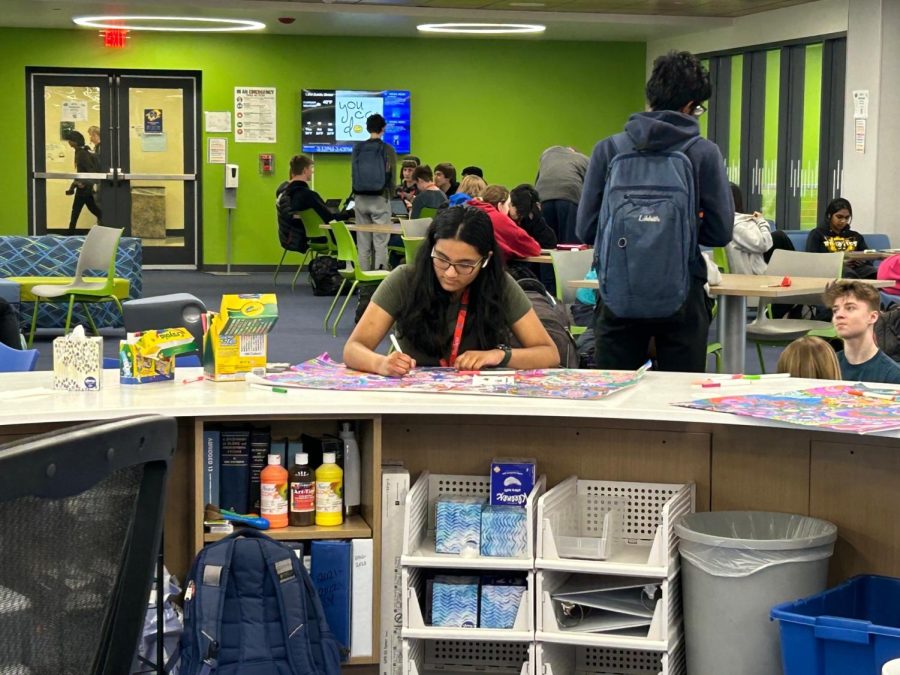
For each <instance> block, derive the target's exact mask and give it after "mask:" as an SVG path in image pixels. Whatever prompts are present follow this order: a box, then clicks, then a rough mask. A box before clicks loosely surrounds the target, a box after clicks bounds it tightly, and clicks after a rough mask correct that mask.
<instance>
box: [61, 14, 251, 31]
mask: <svg viewBox="0 0 900 675" xmlns="http://www.w3.org/2000/svg"><path fill="white" fill-rule="evenodd" d="M72 21H73V22H74V23H76V24H77V25H79V26H87V27H89V28H113V29H122V30H150V31H165V32H169V33H228V32H234V31H243V30H261V29H263V28H265V27H266V24H264V23H260V22H259V21H250V20H248V19H213V18H208V17H202V16H134V15H127V16H124V15H123V16H76V17H73V18H72Z"/></svg>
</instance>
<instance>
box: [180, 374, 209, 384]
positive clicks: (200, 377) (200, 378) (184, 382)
mask: <svg viewBox="0 0 900 675" xmlns="http://www.w3.org/2000/svg"><path fill="white" fill-rule="evenodd" d="M205 379H206V376H204V375H200V376H198V377H188V378H186V379H184V380H182V381H181V384H190V383H191V382H203V380H205Z"/></svg>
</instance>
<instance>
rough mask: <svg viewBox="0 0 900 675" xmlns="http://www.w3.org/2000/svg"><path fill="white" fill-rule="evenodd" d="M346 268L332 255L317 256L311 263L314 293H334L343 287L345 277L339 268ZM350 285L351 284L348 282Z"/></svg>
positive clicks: (310, 270)
mask: <svg viewBox="0 0 900 675" xmlns="http://www.w3.org/2000/svg"><path fill="white" fill-rule="evenodd" d="M343 268H344V263H340V262H338V261H337V259H336V258H333V257H332V256H330V255H320V256H316V257H315V258H313V259H312V261H310V263H309V283H310V285H311V286H312V289H313V295H334V294H335V293H337V292H338V289H339V288H340V287H341V282H342V281H343V280H344V278H343V277H342V276H341V274H340V272H338V270H340V269H343ZM347 286H348V287H349V286H350V284H347Z"/></svg>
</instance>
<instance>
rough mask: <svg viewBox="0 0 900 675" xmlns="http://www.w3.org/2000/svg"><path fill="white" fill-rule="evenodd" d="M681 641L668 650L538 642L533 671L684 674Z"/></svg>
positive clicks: (551, 674)
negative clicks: (653, 650) (655, 650)
mask: <svg viewBox="0 0 900 675" xmlns="http://www.w3.org/2000/svg"><path fill="white" fill-rule="evenodd" d="M685 672H686V671H685V662H684V642H683V641H680V642H679V643H678V644H676V645H675V646H674V647H673V648H672V649H671V650H670V651H669V652H668V653H666V652H652V651H641V650H637V649H617V648H611V647H586V646H575V645H563V644H549V643H545V642H539V643H538V644H537V645H535V673H536V675H608V674H609V673H618V674H621V675H684V674H685Z"/></svg>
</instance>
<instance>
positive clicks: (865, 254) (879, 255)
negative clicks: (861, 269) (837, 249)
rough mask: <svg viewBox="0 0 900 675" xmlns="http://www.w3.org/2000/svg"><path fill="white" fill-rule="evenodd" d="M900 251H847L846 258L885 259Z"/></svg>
mask: <svg viewBox="0 0 900 675" xmlns="http://www.w3.org/2000/svg"><path fill="white" fill-rule="evenodd" d="M898 253H900V251H845V252H844V260H884V259H886V258H890V257H891V256H892V255H897V254H898Z"/></svg>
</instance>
